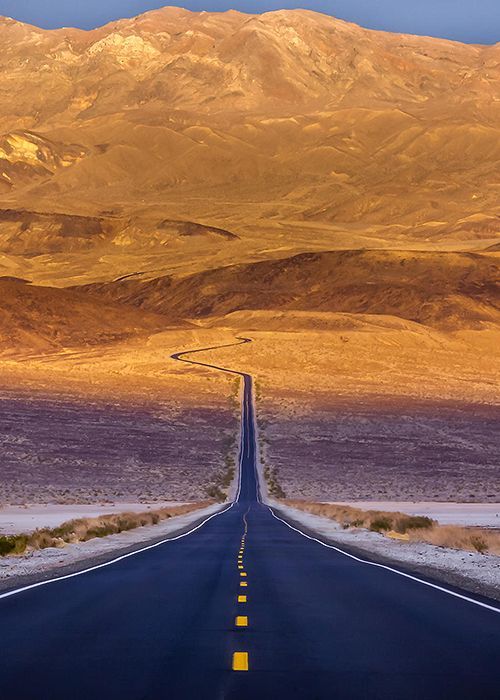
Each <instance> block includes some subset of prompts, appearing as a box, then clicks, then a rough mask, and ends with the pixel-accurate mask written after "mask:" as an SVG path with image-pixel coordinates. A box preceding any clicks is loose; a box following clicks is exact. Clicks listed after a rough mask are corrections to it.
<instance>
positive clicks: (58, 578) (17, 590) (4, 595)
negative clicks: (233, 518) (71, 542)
mask: <svg viewBox="0 0 500 700" xmlns="http://www.w3.org/2000/svg"><path fill="white" fill-rule="evenodd" d="M233 505H234V501H233V503H230V504H229V505H228V506H226V508H224V510H219V511H217V513H213V514H212V515H210V516H209V517H208V518H205V520H202V522H201V523H198V525H196V527H193V528H191V530H188V531H187V532H183V533H182V534H181V535H176V536H175V537H167V538H165V539H163V540H160V541H159V542H155V543H154V544H149V545H147V546H146V547H141V548H140V549H135V550H134V551H133V552H128V553H127V554H122V555H121V556H119V557H115V558H114V559H110V560H109V561H105V562H103V563H102V564H96V565H95V566H89V567H88V568H87V569H82V570H81V571H74V572H73V573H72V574H65V575H64V576H56V577H55V578H50V579H46V580H44V581H38V582H37V583H31V584H30V585H29V586H22V588H15V589H14V590H13V591H7V593H0V600H1V599H2V598H10V597H11V596H13V595H17V594H18V593H23V592H24V591H29V590H32V589H33V588H38V587H39V586H47V585H48V584H49V583H56V582H57V581H66V580H67V579H69V578H74V577H75V576H82V575H83V574H88V573H90V572H91V571H96V570H97V569H103V568H104V567H106V566H111V564H116V563H117V562H119V561H123V560H124V559H128V558H129V557H134V556H135V555H136V554H141V553H142V552H146V551H147V550H148V549H154V548H155V547H159V546H160V545H162V544H166V543H167V542H174V541H175V540H180V539H182V538H183V537H187V536H188V535H191V534H192V533H193V532H196V530H199V529H200V527H203V525H205V523H208V521H209V520H212V518H216V517H218V516H219V515H222V514H223V513H226V511H228V510H229V509H230V508H232V507H233Z"/></svg>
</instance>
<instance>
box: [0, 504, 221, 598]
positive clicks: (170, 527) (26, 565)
mask: <svg viewBox="0 0 500 700" xmlns="http://www.w3.org/2000/svg"><path fill="white" fill-rule="evenodd" d="M225 507H227V504H213V505H210V506H208V507H206V508H202V509H200V510H195V511H192V512H190V513H186V514H184V515H179V516H176V517H173V518H169V519H168V520H164V521H162V522H161V523H159V524H158V525H152V526H148V527H138V528H135V529H134V530H129V531H126V532H120V533H118V534H116V535H109V536H107V537H103V538H95V539H92V540H89V541H87V542H78V543H76V544H70V545H67V546H66V547H64V548H61V549H59V548H54V547H50V548H46V549H40V550H36V551H33V552H30V553H28V554H23V555H19V556H6V557H0V592H7V591H9V590H13V589H16V588H20V587H22V586H27V585H31V584H33V583H38V582H39V581H45V580H48V579H53V578H58V577H60V576H66V575H68V574H73V573H76V572H78V571H83V570H84V569H88V568H89V567H93V566H97V565H99V564H104V563H106V562H108V561H110V560H111V559H114V558H116V557H119V556H123V555H124V554H129V553H131V552H135V551H137V550H140V549H141V548H143V547H147V546H149V545H153V544H157V543H158V542H161V541H162V540H165V539H170V538H172V537H176V536H178V535H182V534H184V533H185V532H187V531H189V530H190V529H192V528H194V527H196V526H197V525H199V524H200V523H202V522H203V520H205V519H206V518H208V517H209V516H210V515H214V514H215V513H217V512H219V511H220V510H222V509H223V508H225Z"/></svg>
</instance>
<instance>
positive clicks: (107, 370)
mask: <svg viewBox="0 0 500 700" xmlns="http://www.w3.org/2000/svg"><path fill="white" fill-rule="evenodd" d="M205 336H206V337H204V338H203V340H202V343H203V342H209V343H211V342H219V341H220V340H224V338H225V337H227V336H224V334H219V333H214V332H208V333H206V334H205ZM231 339H232V336H231V337H230V340H231ZM199 342H200V341H199V338H198V334H197V333H182V332H181V333H166V334H161V337H153V338H151V339H150V340H149V341H144V340H141V341H133V342H129V343H123V344H116V345H113V346H109V347H107V348H106V347H104V348H102V347H101V348H99V349H97V350H96V349H95V348H94V349H90V350H82V351H79V352H77V351H72V352H62V353H58V354H53V355H50V356H49V355H47V356H39V357H24V358H22V359H19V360H17V361H13V360H9V361H4V362H2V363H1V377H2V388H1V392H0V406H1V412H0V416H1V417H0V447H1V450H2V480H1V485H0V502H1V503H3V504H21V503H38V504H40V503H45V504H48V503H57V504H65V503H66V504H68V503H81V504H84V503H87V504H89V503H101V502H105V503H112V502H129V503H130V502H135V501H139V502H146V503H147V502H154V501H172V500H174V501H193V500H200V499H202V498H205V497H206V490H207V488H208V487H209V486H210V485H211V484H213V483H214V482H216V481H217V478H218V475H219V474H220V472H221V470H223V469H224V467H225V465H226V464H227V461H228V460H234V456H235V453H236V436H237V432H238V428H239V404H238V399H237V395H238V385H237V384H235V382H234V380H232V379H230V378H226V377H225V376H218V377H214V376H213V374H211V373H209V372H208V371H204V370H202V369H200V370H187V369H185V367H184V366H183V365H181V364H180V363H177V362H174V361H173V360H171V359H170V354H171V353H172V352H174V351H175V350H179V349H182V348H183V347H196V346H198V345H199Z"/></svg>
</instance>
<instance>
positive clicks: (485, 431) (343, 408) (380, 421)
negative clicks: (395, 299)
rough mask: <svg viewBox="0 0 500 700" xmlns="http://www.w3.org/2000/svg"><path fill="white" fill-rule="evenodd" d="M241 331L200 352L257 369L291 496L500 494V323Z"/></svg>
mask: <svg viewBox="0 0 500 700" xmlns="http://www.w3.org/2000/svg"><path fill="white" fill-rule="evenodd" d="M413 326H414V327H412V328H411V329H409V330H404V329H403V330H401V329H400V328H397V329H394V328H391V327H389V328H386V329H381V328H376V329H373V330H370V328H369V327H365V328H362V329H361V330H354V331H353V330H350V329H349V328H347V329H341V330H337V331H322V332H310V331H307V332H306V331H301V332H295V333H293V332H288V333H286V332H279V331H272V332H266V331H262V330H254V331H245V332H244V334H246V335H249V336H250V337H252V338H254V340H255V342H254V343H252V344H248V345H245V346H242V347H240V348H226V349H223V350H219V351H217V352H211V353H207V354H204V357H209V358H211V359H212V360H215V358H216V357H217V360H218V361H219V362H222V363H225V364H227V365H230V366H235V367H237V368H239V369H244V370H246V371H249V372H251V373H253V374H254V376H255V377H256V382H257V398H258V413H259V426H260V435H261V443H262V447H263V451H264V455H265V462H266V464H267V465H268V466H270V467H272V468H273V469H274V470H275V471H276V474H277V479H278V481H279V483H280V485H281V487H282V488H283V490H284V492H285V493H286V495H287V496H289V497H290V498H308V499H313V500H332V501H334V500H335V501H336V500H341V501H346V500H373V498H374V496H375V497H376V498H377V499H379V500H389V501H390V500H399V501H401V500H430V501H460V502H467V501H473V502H492V503H496V502H499V501H500V490H499V486H498V450H497V443H496V432H497V425H498V420H499V418H500V406H499V404H498V399H499V392H498V388H499V386H500V382H499V379H500V363H499V362H498V353H497V352H496V350H495V347H496V343H497V342H498V337H499V336H498V333H497V331H496V330H494V329H490V330H486V331H481V332H461V333H455V334H444V333H439V332H437V331H433V330H430V329H428V328H426V327H424V326H418V324H413Z"/></svg>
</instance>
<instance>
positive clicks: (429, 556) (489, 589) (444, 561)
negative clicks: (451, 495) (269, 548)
mask: <svg viewBox="0 0 500 700" xmlns="http://www.w3.org/2000/svg"><path fill="white" fill-rule="evenodd" d="M268 502H269V504H270V505H271V506H273V508H275V509H276V511H277V512H278V514H281V515H282V516H283V517H284V518H285V519H286V520H287V521H288V522H290V524H295V525H296V526H297V527H299V528H300V529H302V530H303V531H304V532H306V533H308V534H312V535H313V536H314V535H315V536H318V535H319V536H320V538H321V539H323V540H325V541H327V542H329V543H331V544H333V545H336V546H338V547H339V548H341V549H344V550H345V551H346V552H349V553H351V554H356V555H358V556H361V557H363V558H366V559H368V560H370V561H376V562H380V563H383V564H389V565H396V566H397V567H398V568H401V569H402V570H404V571H407V572H411V573H415V574H420V575H421V576H423V577H425V578H426V579H428V580H431V581H433V582H436V583H446V584H448V585H449V586H451V587H456V588H459V589H461V590H462V591H464V590H465V591H469V592H471V593H474V594H475V595H478V596H485V597H487V598H492V599H494V600H498V601H500V557H498V556H495V555H492V554H479V553H475V552H466V551H461V550H456V549H449V548H446V547H437V546H435V545H432V544H427V543H423V542H418V543H407V542H399V541H397V540H390V539H388V538H387V537H384V536H383V535H380V534H378V533H375V532H369V531H367V530H358V531H353V530H344V529H342V528H341V526H340V525H338V524H337V523H335V522H334V521H332V520H329V519H328V518H323V517H320V516H317V515H312V514H310V513H305V512H303V511H300V510H297V509H296V508H291V507H290V506H286V505H284V504H282V503H280V502H279V501H275V500H274V499H269V500H268Z"/></svg>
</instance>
